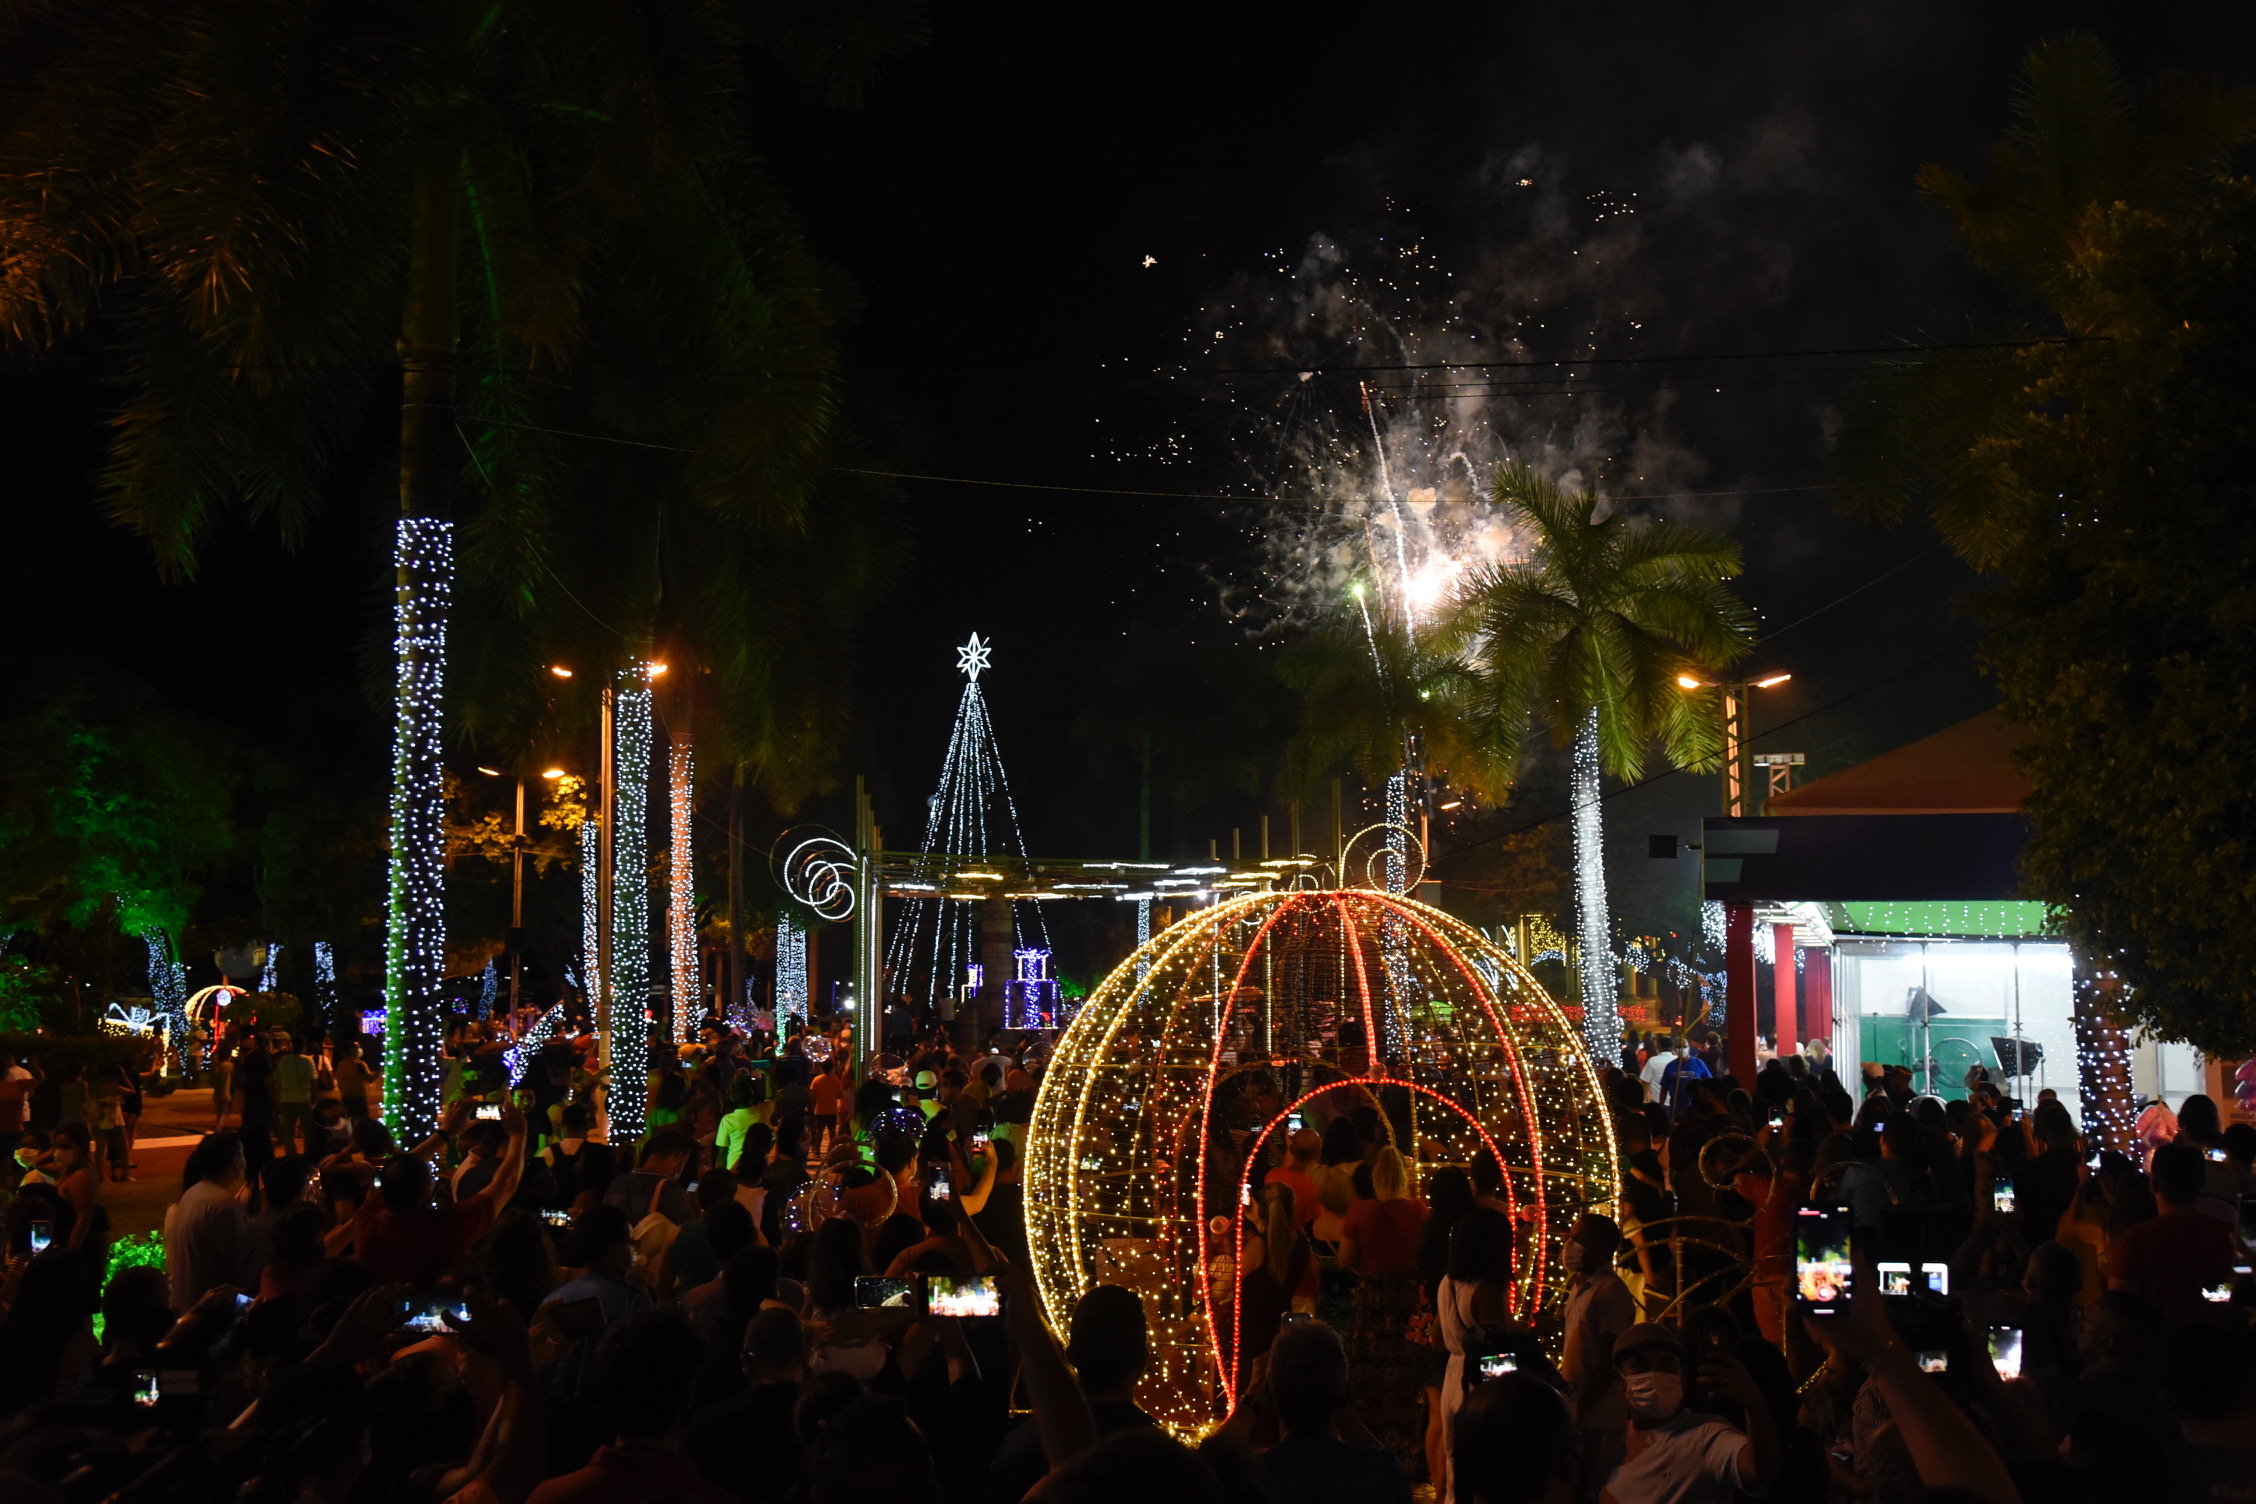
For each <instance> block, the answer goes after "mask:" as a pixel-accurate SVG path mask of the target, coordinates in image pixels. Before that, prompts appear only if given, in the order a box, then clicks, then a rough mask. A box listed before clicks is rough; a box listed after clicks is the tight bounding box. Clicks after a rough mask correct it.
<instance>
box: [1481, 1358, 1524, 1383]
mask: <svg viewBox="0 0 2256 1504" xmlns="http://www.w3.org/2000/svg"><path fill="white" fill-rule="evenodd" d="M1473 1368H1474V1371H1475V1372H1476V1373H1478V1374H1479V1375H1480V1377H1481V1378H1484V1379H1501V1378H1502V1377H1504V1375H1506V1374H1508V1373H1518V1372H1519V1371H1520V1360H1519V1359H1518V1358H1515V1357H1513V1356H1512V1355H1511V1354H1510V1353H1482V1354H1481V1355H1480V1357H1479V1358H1478V1359H1476V1360H1475V1361H1474V1364H1473Z"/></svg>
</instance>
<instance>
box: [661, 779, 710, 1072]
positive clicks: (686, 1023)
mask: <svg viewBox="0 0 2256 1504" xmlns="http://www.w3.org/2000/svg"><path fill="white" fill-rule="evenodd" d="M666 775H667V778H666V782H667V796H666V814H667V819H668V822H669V826H670V829H671V831H672V834H673V845H672V849H671V854H670V858H669V860H668V862H667V866H666V959H667V963H668V966H669V969H670V970H671V971H672V974H673V988H672V991H673V995H674V1038H675V1039H677V1040H686V1039H691V1038H694V1037H695V1031H696V1029H697V1020H698V1018H699V1017H700V1016H702V1014H703V1012H704V1009H702V1008H701V1007H700V1006H699V999H698V996H697V992H698V988H697V979H698V965H697V897H696V889H695V882H694V878H695V875H696V874H695V865H696V863H695V858H694V853H693V849H692V847H691V844H690V836H689V817H690V812H691V808H692V806H693V804H694V803H695V800H696V797H697V789H696V780H695V778H694V776H693V770H692V768H691V766H690V753H689V738H688V736H687V735H686V734H685V735H684V736H682V737H681V739H680V740H678V741H675V742H673V743H672V744H671V745H669V746H668V747H667V748H666Z"/></svg>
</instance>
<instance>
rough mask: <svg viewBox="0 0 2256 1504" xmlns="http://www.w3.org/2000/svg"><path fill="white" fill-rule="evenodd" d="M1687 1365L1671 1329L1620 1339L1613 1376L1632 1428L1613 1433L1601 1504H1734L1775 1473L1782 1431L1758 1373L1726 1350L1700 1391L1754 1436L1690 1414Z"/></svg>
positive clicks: (1708, 1364)
mask: <svg viewBox="0 0 2256 1504" xmlns="http://www.w3.org/2000/svg"><path fill="white" fill-rule="evenodd" d="M1686 1366H1687V1365H1686V1361H1685V1354H1684V1342H1683V1339H1682V1338H1680V1337H1679V1336H1677V1334H1676V1331H1675V1329H1674V1328H1673V1327H1665V1326H1660V1325H1657V1324H1654V1323H1641V1324H1639V1325H1637V1326H1633V1327H1631V1328H1630V1329H1629V1330H1628V1331H1626V1332H1623V1333H1622V1334H1621V1336H1620V1337H1618V1338H1616V1339H1615V1341H1614V1372H1615V1373H1616V1374H1618V1375H1619V1376H1620V1378H1621V1385H1622V1398H1623V1400H1624V1401H1625V1402H1626V1403H1627V1405H1628V1407H1629V1422H1628V1424H1627V1425H1625V1426H1623V1427H1622V1429H1621V1430H1620V1431H1618V1432H1613V1433H1609V1434H1608V1437H1607V1443H1608V1444H1607V1445H1606V1447H1605V1448H1604V1450H1603V1451H1602V1453H1601V1454H1600V1459H1599V1467H1598V1474H1599V1476H1600V1477H1602V1478H1604V1479H1605V1484H1604V1487H1603V1488H1602V1489H1601V1490H1600V1492H1599V1500H1600V1504H1728V1501H1729V1500H1730V1499H1731V1498H1732V1496H1733V1495H1734V1494H1735V1493H1746V1494H1752V1495H1760V1494H1761V1493H1762V1492H1763V1491H1764V1490H1765V1489H1767V1488H1768V1487H1769V1486H1770V1480H1771V1479H1772V1478H1774V1477H1776V1476H1777V1474H1778V1464H1779V1444H1778V1430H1777V1427H1776V1426H1775V1425H1773V1424H1772V1422H1771V1418H1770V1408H1769V1406H1768V1405H1767V1404H1766V1403H1765V1401H1764V1399H1763V1395H1762V1391H1761V1390H1760V1389H1758V1388H1757V1387H1756V1385H1755V1381H1754V1377H1753V1375H1751V1374H1749V1373H1748V1372H1747V1370H1746V1368H1745V1367H1744V1366H1743V1365H1742V1364H1740V1362H1739V1361H1738V1360H1737V1359H1735V1358H1732V1357H1730V1356H1729V1355H1728V1354H1725V1353H1721V1352H1718V1353H1715V1354H1713V1355H1712V1356H1710V1357H1709V1358H1707V1359H1706V1360H1704V1361H1703V1362H1702V1363H1701V1364H1700V1368H1699V1372H1698V1374H1697V1379H1698V1381H1699V1383H1700V1384H1701V1385H1702V1386H1704V1387H1705V1388H1707V1389H1709V1390H1710V1391H1712V1392H1714V1393H1717V1394H1720V1395H1722V1396H1723V1397H1725V1398H1727V1399H1730V1400H1732V1401H1734V1402H1736V1403H1737V1404H1738V1405H1739V1407H1740V1408H1741V1410H1742V1411H1744V1412H1745V1414H1746V1417H1747V1429H1746V1430H1745V1431H1740V1430H1739V1429H1737V1428H1736V1427H1734V1426H1732V1425H1730V1424H1728V1423H1727V1422H1724V1421H1721V1420H1718V1419H1717V1418H1716V1417H1715V1416H1712V1415H1703V1414H1701V1413H1700V1412H1699V1411H1697V1410H1688V1409H1686V1408H1685V1401H1686V1399H1687V1393H1686V1391H1687V1379H1686V1374H1685V1368H1686ZM1616 1438H1618V1439H1616Z"/></svg>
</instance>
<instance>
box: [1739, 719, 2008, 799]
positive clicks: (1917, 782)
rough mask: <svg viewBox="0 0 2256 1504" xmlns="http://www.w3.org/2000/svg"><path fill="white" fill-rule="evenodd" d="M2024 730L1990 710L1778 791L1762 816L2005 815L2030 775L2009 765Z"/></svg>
mask: <svg viewBox="0 0 2256 1504" xmlns="http://www.w3.org/2000/svg"><path fill="white" fill-rule="evenodd" d="M2027 739H2028V732H2027V731H2026V730H2025V729H2024V728H2022V727H2020V726H2017V725H2015V724H2013V723H2012V722H2011V721H2008V720H2006V719H2005V717H2003V716H2002V715H2000V714H1998V712H1996V711H1994V710H1989V711H1984V712H1983V713H1982V714H1980V715H1978V716H1976V717H1974V718H1973V719H1972V720H1970V721H1960V722H1959V723H1958V724H1957V725H1955V726H1951V727H1948V728H1946V729H1945V730H1942V731H1938V732H1936V733H1935V734H1934V735H1933V736H1929V737H1922V738H1921V739H1920V740H1918V741H1915V742H1912V743H1910V744H1909V745H1907V746H1902V747H1898V748H1896V749H1895V750H1894V751H1893V752H1883V753H1881V754H1880V755H1879V756H1878V757H1875V758H1872V759H1871V760H1869V761H1867V762H1860V763H1858V764H1857V765H1856V766H1855V767H1853V768H1845V769H1843V770H1842V771H1841V772H1838V773H1835V774H1833V775H1832V776H1831V777H1829V778H1820V779H1818V780H1817V781H1815V782H1814V783H1807V784H1804V785H1803V786H1802V787H1800V788H1798V789H1795V790H1793V791H1792V792H1791V793H1785V794H1780V795H1778V796H1777V797H1776V798H1773V799H1771V800H1769V801H1768V802H1767V803H1765V804H1764V806H1763V811H1764V813H1765V814H1766V815H1960V814H2004V813H2008V812H2011V811H2013V810H2017V809H2019V808H2020V807H2021V801H2022V800H2023V799H2025V798H2027V797H2028V794H2029V780H2028V779H2026V778H2024V777H2022V776H2021V773H2020V772H2019V770H2017V769H2016V768H2015V767H2014V766H2013V757H2012V754H2013V749H2014V748H2015V747H2018V746H2020V745H2021V743H2022V742H2024V741H2025V740H2027Z"/></svg>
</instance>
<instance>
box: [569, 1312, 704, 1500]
mask: <svg viewBox="0 0 2256 1504" xmlns="http://www.w3.org/2000/svg"><path fill="white" fill-rule="evenodd" d="M704 1362H705V1344H704V1342H703V1341H702V1340H701V1339H700V1338H699V1337H698V1335H697V1329H696V1328H695V1327H694V1326H692V1325H691V1324H690V1320H689V1318H688V1317H687V1316H684V1315H683V1314H682V1313H681V1312H679V1311H639V1312H637V1313H636V1314H634V1315H632V1316H629V1317H628V1318H627V1319H626V1320H624V1321H622V1322H620V1323H619V1324H618V1325H617V1326H615V1327H613V1328H612V1329H611V1330H610V1331H609V1332H607V1333H606V1334H605V1335H604V1338H603V1345H602V1347H600V1348H599V1349H597V1351H596V1358H595V1399H596V1404H595V1409H594V1410H593V1412H592V1413H593V1414H596V1415H601V1416H604V1417H606V1418H608V1419H609V1420H610V1422H611V1425H612V1426H613V1428H614V1430H613V1434H612V1439H611V1442H610V1444H609V1445H606V1446H601V1447H598V1448H596V1451H595V1455H594V1456H593V1457H591V1458H590V1459H588V1465H587V1466H586V1467H583V1468H581V1469H580V1470H579V1471H578V1472H573V1473H566V1474H564V1475H563V1476H562V1477H560V1478H551V1479H549V1480H548V1481H547V1482H546V1483H543V1484H542V1485H541V1486H540V1487H538V1488H536V1489H534V1490H533V1491H532V1494H531V1496H530V1497H529V1498H528V1499H527V1500H526V1504H656V1501H658V1500H661V1499H663V1500H666V1501H668V1504H736V1495H734V1494H732V1493H729V1492H728V1491H727V1490H725V1489H720V1488H715V1487H714V1486H713V1485H712V1484H710V1483H707V1482H706V1481H705V1479H704V1478H703V1477H702V1476H700V1475H699V1473H698V1471H697V1467H696V1464H694V1463H692V1462H691V1461H690V1460H689V1459H688V1458H687V1457H685V1456H683V1455H682V1447H681V1432H682V1414H683V1412H684V1411H685V1410H686V1409H688V1407H689V1396H690V1388H691V1385H692V1384H693V1383H694V1382H695V1380H696V1378H697V1374H698V1371H699V1369H700V1368H701V1367H702V1366H703V1365H704Z"/></svg>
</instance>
